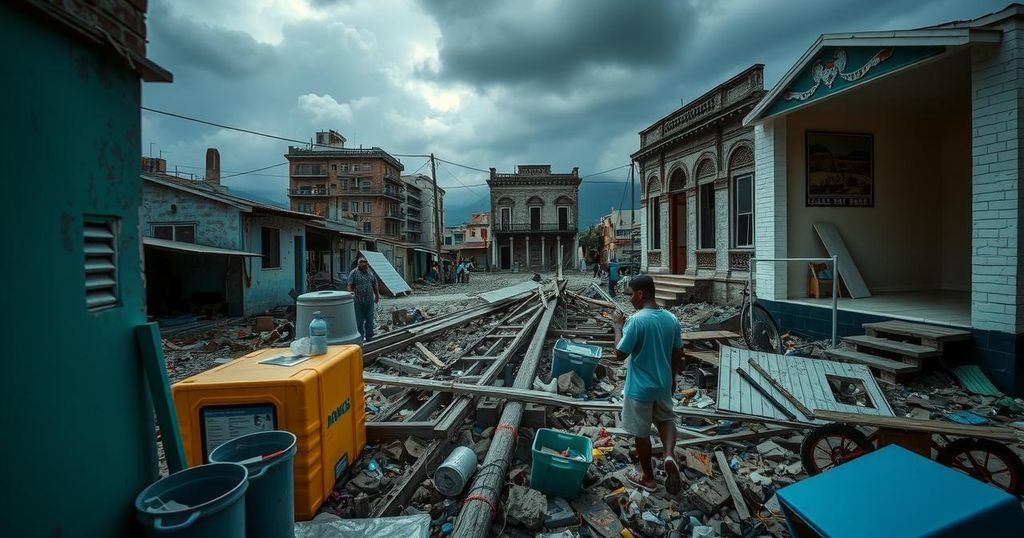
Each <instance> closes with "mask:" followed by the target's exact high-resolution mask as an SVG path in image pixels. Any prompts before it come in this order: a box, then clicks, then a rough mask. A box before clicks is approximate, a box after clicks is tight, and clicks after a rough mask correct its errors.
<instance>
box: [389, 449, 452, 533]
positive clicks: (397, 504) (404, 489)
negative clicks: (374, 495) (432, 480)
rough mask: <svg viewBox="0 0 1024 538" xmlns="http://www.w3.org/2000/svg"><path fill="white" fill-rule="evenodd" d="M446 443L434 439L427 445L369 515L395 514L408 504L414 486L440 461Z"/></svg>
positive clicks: (414, 489) (417, 485) (414, 488)
mask: <svg viewBox="0 0 1024 538" xmlns="http://www.w3.org/2000/svg"><path fill="white" fill-rule="evenodd" d="M446 448H447V447H446V444H445V443H444V442H442V441H439V440H435V441H432V442H431V443H430V444H429V445H427V448H426V450H424V452H423V455H422V456H420V457H419V458H417V459H416V462H415V463H413V465H412V468H411V469H409V471H408V472H407V473H406V474H405V475H404V476H402V477H401V478H400V480H401V482H399V483H398V485H396V486H394V487H392V488H391V489H389V490H388V492H387V493H385V494H384V495H383V496H382V501H383V502H379V503H377V504H376V508H375V509H374V511H373V513H372V514H371V516H370V517H372V518H378V517H388V516H397V515H399V514H400V513H401V510H402V508H403V507H405V506H408V504H409V501H410V500H411V499H412V495H413V493H415V492H416V488H418V487H419V486H420V482H423V480H425V479H426V478H427V473H428V472H429V471H430V470H431V469H434V468H436V467H437V466H438V465H439V464H440V463H441V456H442V455H444V452H445V449H446Z"/></svg>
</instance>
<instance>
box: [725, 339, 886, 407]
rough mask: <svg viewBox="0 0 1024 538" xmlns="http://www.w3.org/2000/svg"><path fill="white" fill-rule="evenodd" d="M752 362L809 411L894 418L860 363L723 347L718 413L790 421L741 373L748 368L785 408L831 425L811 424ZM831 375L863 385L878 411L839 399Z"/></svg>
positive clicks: (879, 390)
mask: <svg viewBox="0 0 1024 538" xmlns="http://www.w3.org/2000/svg"><path fill="white" fill-rule="evenodd" d="M751 358H753V359H754V360H755V361H756V362H757V364H758V365H759V366H761V367H762V368H764V369H765V370H766V371H767V372H768V375H770V376H772V377H773V378H774V379H775V380H777V381H778V382H779V384H781V385H782V386H783V387H785V388H786V390H788V391H789V392H791V393H792V394H793V396H795V397H796V399H797V400H799V401H800V402H801V403H802V404H804V405H805V406H806V407H808V408H809V409H826V410H830V411H843V412H847V413H859V414H867V415H878V416H893V412H892V408H890V407H889V402H888V401H886V399H885V395H884V394H883V393H882V390H881V389H880V388H879V386H878V382H877V381H875V378H874V376H872V375H871V371H870V370H869V369H868V368H867V367H866V366H864V365H861V364H846V363H842V362H836V361H830V360H825V359H808V358H804V357H786V356H783V355H775V354H773V353H764V352H761V351H750V350H747V349H738V348H734V347H729V346H723V347H722V349H721V354H720V356H719V361H720V364H719V370H718V409H719V410H723V411H733V412H736V413H743V414H745V415H753V416H758V417H766V418H773V419H778V420H788V419H787V417H786V416H785V415H784V414H782V412H781V411H779V410H778V409H776V408H775V406H774V405H772V404H771V403H770V402H768V401H767V400H765V399H764V397H762V396H761V394H760V393H758V392H757V389H755V388H754V387H752V386H751V385H750V383H748V382H747V381H746V380H744V379H743V378H742V377H740V376H739V374H737V373H736V369H737V368H743V370H744V371H746V372H747V373H748V374H750V376H751V377H753V378H754V379H755V380H756V381H757V383H758V384H759V385H761V386H762V387H764V388H765V390H767V391H768V392H769V393H770V394H771V395H772V396H774V397H775V399H776V400H778V401H779V403H781V404H782V405H783V406H784V407H785V408H787V409H789V410H790V411H791V412H792V413H793V414H795V415H796V416H797V417H801V421H803V422H808V423H813V424H826V423H827V421H825V420H821V419H816V420H811V421H807V420H804V419H803V416H804V415H803V413H801V412H800V410H799V409H797V408H796V406H794V405H793V404H792V403H790V402H789V401H788V400H786V398H785V397H784V396H783V395H782V394H781V393H779V391H777V390H776V389H775V388H773V387H772V386H771V384H769V383H768V381H766V380H765V379H764V378H763V377H762V376H761V374H759V373H758V372H757V371H756V370H754V369H753V368H751V367H750V364H749V363H748V362H747V361H748V360H749V359H751ZM826 375H832V376H839V377H845V378H851V379H856V380H859V381H861V382H862V383H864V387H865V389H866V390H867V392H868V395H869V396H870V397H871V401H872V402H873V403H874V404H875V407H873V408H872V407H859V406H855V405H848V404H844V403H840V402H838V401H836V399H835V396H834V395H833V394H832V390H831V389H830V388H829V384H828V380H827V378H826Z"/></svg>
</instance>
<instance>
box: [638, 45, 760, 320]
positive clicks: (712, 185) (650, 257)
mask: <svg viewBox="0 0 1024 538" xmlns="http://www.w3.org/2000/svg"><path fill="white" fill-rule="evenodd" d="M763 69H764V66H763V65H760V64H758V65H754V66H751V67H749V68H747V69H746V70H744V71H743V72H742V73H740V74H738V75H736V76H734V77H733V78H731V79H729V80H727V81H726V82H724V83H722V84H720V85H718V86H716V87H715V88H713V89H712V90H711V91H709V92H707V93H706V94H704V95H702V96H700V97H699V98H697V99H695V100H693V101H691V102H690V103H687V104H685V105H683V106H682V107H680V108H679V109H677V110H676V111H674V112H672V113H671V114H669V115H668V116H665V117H664V118H661V119H660V120H658V121H657V122H655V123H654V124H653V125H651V126H650V127H648V128H646V129H644V130H643V131H641V132H640V149H639V151H637V152H636V153H634V154H633V155H632V158H633V160H634V161H635V162H636V163H637V164H638V166H639V170H640V178H641V181H640V185H641V202H640V203H641V213H642V221H641V222H642V225H641V245H642V246H641V249H642V255H641V269H642V270H644V271H647V272H650V273H652V274H654V275H655V279H656V280H657V281H658V289H659V299H661V300H662V301H663V302H666V303H672V302H675V301H676V300H679V299H682V296H683V295H684V294H687V293H689V294H691V295H692V296H694V297H695V298H700V299H705V300H708V299H710V300H715V301H719V302H731V301H736V300H738V298H739V291H740V289H742V286H743V282H745V279H746V277H747V263H748V260H749V259H750V256H751V255H752V254H753V251H754V135H753V130H752V129H751V128H750V127H744V126H743V117H744V116H745V115H746V114H747V113H748V112H750V110H751V109H752V108H753V107H754V105H755V104H757V102H758V101H759V100H760V99H761V97H762V96H763V95H764V93H765V92H764V83H763V75H762V71H763Z"/></svg>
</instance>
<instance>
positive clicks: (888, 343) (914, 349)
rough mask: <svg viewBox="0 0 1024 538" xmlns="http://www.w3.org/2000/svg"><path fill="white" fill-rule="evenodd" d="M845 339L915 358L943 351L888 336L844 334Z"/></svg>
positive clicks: (863, 345) (930, 355)
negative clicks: (890, 338)
mask: <svg viewBox="0 0 1024 538" xmlns="http://www.w3.org/2000/svg"><path fill="white" fill-rule="evenodd" d="M843 341H844V342H850V343H851V344H854V345H856V346H857V347H869V348H872V349H878V350H882V351H888V352H890V353H897V354H899V355H903V356H906V357H913V358H915V359H923V358H926V357H937V356H939V355H941V354H942V352H940V351H939V350H937V349H935V348H933V347H929V346H920V345H917V344H908V343H907V342H898V341H896V340H889V339H887V338H875V337H874V336H867V335H863V336H844V337H843Z"/></svg>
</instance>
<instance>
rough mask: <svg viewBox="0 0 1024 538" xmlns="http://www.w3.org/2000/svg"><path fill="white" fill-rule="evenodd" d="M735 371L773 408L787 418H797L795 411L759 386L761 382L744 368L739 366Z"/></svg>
mask: <svg viewBox="0 0 1024 538" xmlns="http://www.w3.org/2000/svg"><path fill="white" fill-rule="evenodd" d="M736 373H737V374H739V375H740V377H742V378H743V379H744V380H745V381H746V382H747V383H750V386H751V387H754V389H756V390H757V392H758V393H759V394H760V395H761V397H762V398H764V400H765V401H767V402H768V403H770V404H772V405H773V406H774V407H775V409H777V410H778V411H779V412H780V413H782V414H783V415H785V416H786V418H788V419H789V420H797V417H796V413H794V412H792V411H790V410H789V408H788V407H786V406H785V405H783V404H782V403H781V402H779V401H778V400H776V399H775V397H774V396H772V395H771V393H770V392H768V389H766V388H764V387H762V386H761V384H760V383H759V382H758V381H757V379H755V378H754V376H752V375H750V374H749V373H747V371H746V370H744V369H742V368H739V367H737V368H736Z"/></svg>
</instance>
